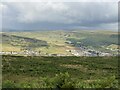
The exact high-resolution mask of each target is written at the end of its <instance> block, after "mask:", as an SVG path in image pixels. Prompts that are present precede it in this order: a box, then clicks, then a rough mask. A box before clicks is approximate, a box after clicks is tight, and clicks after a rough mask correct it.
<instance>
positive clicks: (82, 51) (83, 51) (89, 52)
mask: <svg viewBox="0 0 120 90" xmlns="http://www.w3.org/2000/svg"><path fill="white" fill-rule="evenodd" d="M66 52H69V53H71V54H59V53H58V54H56V53H55V54H54V53H53V54H50V53H43V52H41V51H34V50H23V51H21V52H17V51H7V52H5V51H1V52H0V55H15V56H88V57H91V56H118V54H111V53H108V52H101V51H97V50H94V49H88V48H86V47H82V46H81V47H76V48H75V49H74V50H66Z"/></svg>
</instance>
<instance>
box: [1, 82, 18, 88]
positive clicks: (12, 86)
mask: <svg viewBox="0 0 120 90" xmlns="http://www.w3.org/2000/svg"><path fill="white" fill-rule="evenodd" d="M2 88H16V86H15V83H14V82H13V81H10V80H6V81H5V82H3V84H2Z"/></svg>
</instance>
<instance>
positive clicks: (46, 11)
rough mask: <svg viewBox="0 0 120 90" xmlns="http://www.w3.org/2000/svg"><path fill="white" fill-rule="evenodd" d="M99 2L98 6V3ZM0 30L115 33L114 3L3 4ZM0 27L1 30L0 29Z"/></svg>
mask: <svg viewBox="0 0 120 90" xmlns="http://www.w3.org/2000/svg"><path fill="white" fill-rule="evenodd" d="M97 1H98V2H97ZM0 13H2V14H1V15H0V16H1V17H2V22H0V23H1V25H2V28H3V30H4V29H16V30H42V29H43V30H44V29H47V30H73V29H79V30H113V31H115V30H117V29H118V2H117V0H115V1H114V0H112V1H111V0H110V1H109V0H101V1H100V0H96V2H95V1H94V2H93V1H91V2H90V1H89V2H88V0H83V2H82V1H76V2H75V1H74V2H72V1H71V2H67V1H66V2H64V1H58V2H55V1H49V2H48V1H44V2H43V1H41V2H40V1H39V2H38V1H37V2H35V1H29V2H28V1H27V2H23V1H19V2H18V1H17V2H16V1H15V0H13V1H11V2H10V1H9V2H8V1H7V0H6V1H2V2H1V3H0ZM1 25H0V27H1Z"/></svg>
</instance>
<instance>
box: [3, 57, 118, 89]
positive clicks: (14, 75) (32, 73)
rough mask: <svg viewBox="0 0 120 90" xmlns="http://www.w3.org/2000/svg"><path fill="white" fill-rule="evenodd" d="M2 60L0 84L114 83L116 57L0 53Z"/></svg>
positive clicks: (90, 85)
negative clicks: (36, 55) (40, 55)
mask: <svg viewBox="0 0 120 90" xmlns="http://www.w3.org/2000/svg"><path fill="white" fill-rule="evenodd" d="M2 63H3V68H2V69H3V71H2V73H3V87H20V88H25V87H27V88H43V87H44V88H47V87H52V88H53V87H54V88H55V87H57V86H56V85H57V83H60V82H61V83H62V84H63V85H62V86H60V87H67V88H68V87H69V86H70V87H71V86H73V87H77V88H110V87H112V88H116V87H118V86H117V80H118V79H117V78H118V76H117V75H118V73H117V71H118V57H23V56H3V59H2ZM60 73H61V74H60ZM56 74H57V75H56ZM60 78H61V79H60ZM59 79H60V80H59ZM62 79H64V80H68V81H67V82H66V83H64V81H61V80H62ZM68 82H70V83H68ZM73 82H74V85H73ZM64 84H65V86H64ZM58 85H59V84H58Z"/></svg>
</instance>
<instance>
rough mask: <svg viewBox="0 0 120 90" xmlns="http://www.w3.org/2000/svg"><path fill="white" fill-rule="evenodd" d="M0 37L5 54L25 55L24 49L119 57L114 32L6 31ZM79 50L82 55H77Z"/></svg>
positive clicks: (116, 37)
mask: <svg viewBox="0 0 120 90" xmlns="http://www.w3.org/2000/svg"><path fill="white" fill-rule="evenodd" d="M0 35H1V36H2V44H1V45H2V47H3V48H2V51H4V52H12V51H14V52H24V51H25V50H27V51H28V52H29V51H31V50H32V51H33V52H34V51H35V52H38V55H42V56H44V55H48V56H49V55H52V54H60V55H64V56H71V55H72V56H74V55H78V56H85V54H84V53H86V52H87V53H89V52H88V51H94V52H96V53H98V52H99V53H100V54H99V55H101V53H103V56H104V53H108V54H110V55H112V54H114V55H117V52H118V50H119V43H118V36H119V35H118V33H117V32H112V31H91V30H90V31H87V30H86V31H82V30H81V31H80V30H76V31H75V30H74V31H62V30H58V31H57V30H53V31H34V32H3V33H2V34H0ZM78 48H79V49H78ZM76 49H77V50H79V52H82V53H83V54H81V53H79V52H77V51H76ZM22 55H23V54H22ZM91 55H92V54H91ZM88 56H89V55H88ZM92 56H94V55H92Z"/></svg>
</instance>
